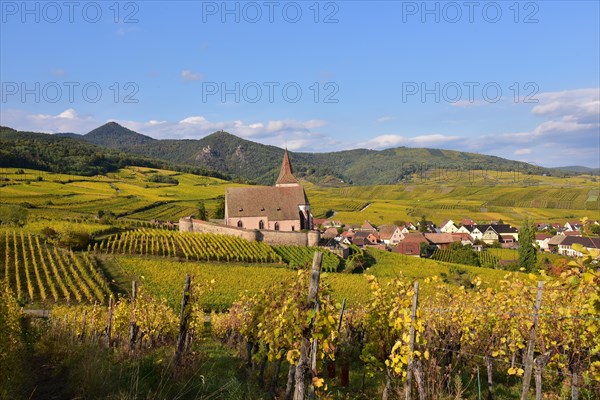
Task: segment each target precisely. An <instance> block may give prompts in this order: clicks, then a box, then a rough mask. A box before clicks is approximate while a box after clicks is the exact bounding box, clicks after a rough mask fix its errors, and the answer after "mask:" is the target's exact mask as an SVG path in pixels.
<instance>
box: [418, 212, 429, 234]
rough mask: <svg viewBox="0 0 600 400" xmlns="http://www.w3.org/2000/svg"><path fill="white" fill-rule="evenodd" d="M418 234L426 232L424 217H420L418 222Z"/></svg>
mask: <svg viewBox="0 0 600 400" xmlns="http://www.w3.org/2000/svg"><path fill="white" fill-rule="evenodd" d="M419 232H423V233H425V232H427V219H425V216H424V215H423V216H422V217H421V221H420V222H419Z"/></svg>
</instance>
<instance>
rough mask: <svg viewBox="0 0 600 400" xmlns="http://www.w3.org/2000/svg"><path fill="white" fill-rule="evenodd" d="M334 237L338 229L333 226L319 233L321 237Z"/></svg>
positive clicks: (336, 235)
mask: <svg viewBox="0 0 600 400" xmlns="http://www.w3.org/2000/svg"><path fill="white" fill-rule="evenodd" d="M336 237H338V230H337V228H333V227H331V228H327V229H325V232H323V233H322V234H321V238H323V239H335V238H336Z"/></svg>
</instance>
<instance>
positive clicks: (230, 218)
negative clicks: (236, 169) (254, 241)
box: [225, 149, 313, 232]
mask: <svg viewBox="0 0 600 400" xmlns="http://www.w3.org/2000/svg"><path fill="white" fill-rule="evenodd" d="M225 224H226V225H228V226H232V227H237V228H244V229H259V230H272V231H285V232H293V231H301V230H311V229H312V228H313V218H312V215H311V213H310V204H309V203H308V198H307V197H306V193H305V192H304V188H303V187H302V186H300V183H299V182H298V180H297V179H296V177H295V176H294V174H293V170H292V164H291V162H290V158H289V155H288V152H287V149H286V150H285V152H284V154H283V161H282V163H281V171H280V172H279V177H278V178H277V181H276V182H275V186H253V187H243V188H239V187H238V188H227V189H226V191H225Z"/></svg>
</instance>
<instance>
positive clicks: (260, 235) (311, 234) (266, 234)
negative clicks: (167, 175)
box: [179, 217, 320, 246]
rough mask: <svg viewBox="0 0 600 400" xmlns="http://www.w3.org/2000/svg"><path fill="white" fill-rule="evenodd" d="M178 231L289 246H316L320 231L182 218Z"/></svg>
mask: <svg viewBox="0 0 600 400" xmlns="http://www.w3.org/2000/svg"><path fill="white" fill-rule="evenodd" d="M179 231H180V232H203V233H214V234H219V235H230V236H237V237H240V238H243V239H246V240H248V241H251V242H252V241H262V242H265V243H267V244H274V245H278V244H282V245H291V246H318V244H319V239H320V232H318V231H308V232H284V231H271V230H258V229H243V228H236V227H233V226H225V225H216V224H211V223H209V222H205V221H201V220H197V219H191V218H189V217H188V218H182V219H180V220H179Z"/></svg>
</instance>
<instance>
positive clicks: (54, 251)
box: [0, 230, 110, 303]
mask: <svg viewBox="0 0 600 400" xmlns="http://www.w3.org/2000/svg"><path fill="white" fill-rule="evenodd" d="M0 248H1V249H2V253H4V256H3V257H2V260H0V263H1V264H0V265H1V267H0V277H2V280H3V281H4V282H6V283H7V284H8V287H10V288H12V289H13V291H14V293H15V294H16V296H17V298H18V299H19V300H22V301H24V302H28V303H33V302H59V301H66V302H71V301H76V302H78V303H86V302H87V303H94V302H98V303H104V302H105V300H106V298H107V296H108V295H109V293H110V289H109V287H108V283H107V282H106V279H105V278H104V276H103V274H102V272H101V270H100V269H99V268H98V265H97V261H96V259H95V258H94V256H93V255H90V254H89V253H74V252H73V251H66V250H63V249H59V248H58V247H56V246H52V245H50V244H48V243H46V242H43V241H42V240H41V239H40V237H39V236H34V235H32V234H30V233H27V234H25V233H24V232H23V231H22V230H21V231H9V230H5V231H4V234H3V235H1V236H0Z"/></svg>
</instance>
